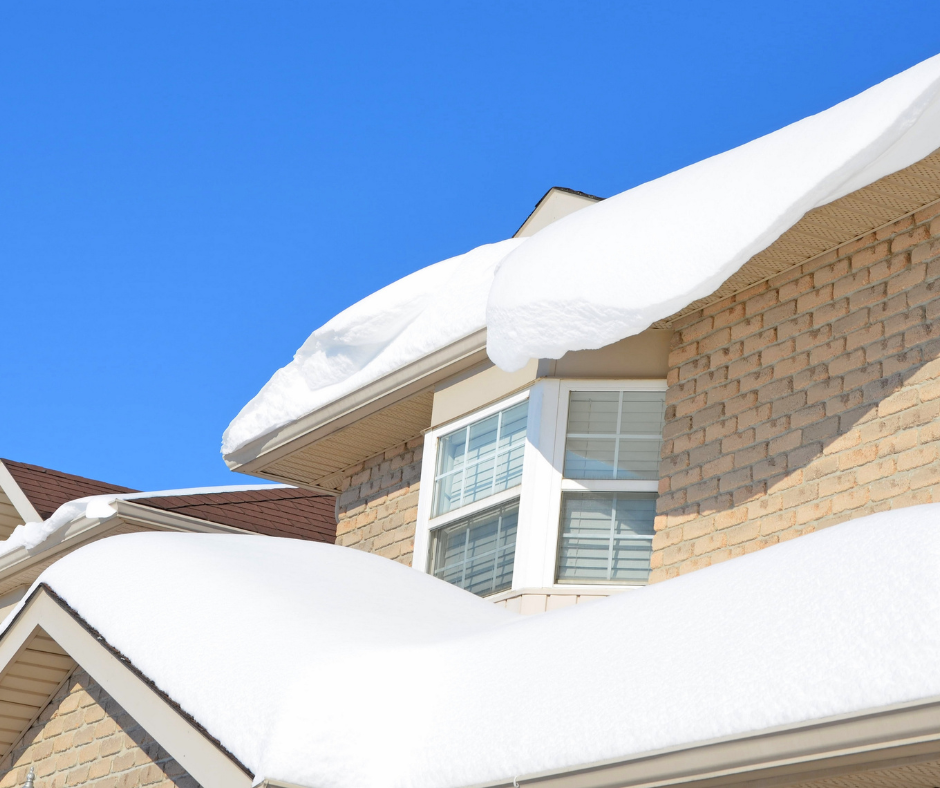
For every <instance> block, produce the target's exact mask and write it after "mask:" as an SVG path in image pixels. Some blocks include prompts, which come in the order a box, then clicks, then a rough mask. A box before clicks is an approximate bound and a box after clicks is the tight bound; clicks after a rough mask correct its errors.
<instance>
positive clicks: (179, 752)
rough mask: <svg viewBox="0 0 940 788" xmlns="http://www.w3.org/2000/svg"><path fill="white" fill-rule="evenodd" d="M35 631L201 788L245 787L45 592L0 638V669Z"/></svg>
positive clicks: (206, 742)
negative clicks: (73, 663)
mask: <svg viewBox="0 0 940 788" xmlns="http://www.w3.org/2000/svg"><path fill="white" fill-rule="evenodd" d="M37 628H41V629H42V630H44V631H45V632H46V634H47V635H49V637H51V638H52V639H53V640H55V642H56V643H58V644H59V646H61V647H62V648H63V649H64V650H65V651H66V652H67V653H68V654H69V656H71V657H72V659H74V660H75V661H76V662H77V663H78V664H79V665H81V667H82V668H84V669H85V670H87V671H88V673H89V674H90V675H91V676H92V677H93V678H94V679H95V681H97V682H98V683H99V684H101V686H102V687H103V688H104V690H105V691H106V692H107V693H108V694H109V695H110V696H111V697H112V698H114V700H115V701H117V703H118V704H119V705H120V706H121V707H122V708H123V709H124V710H125V711H126V712H127V713H128V714H130V715H131V716H132V717H133V718H134V719H135V720H136V721H137V722H138V723H139V724H140V725H141V726H142V727H143V728H144V730H146V731H147V733H149V734H150V735H151V736H153V738H154V739H156V741H157V742H159V744H160V746H162V747H163V748H164V749H165V750H166V751H167V752H168V753H169V754H170V755H171V756H172V757H173V758H174V759H176V761H177V762H178V763H179V764H180V765H181V766H182V767H183V768H184V769H185V770H186V771H187V772H188V773H189V774H190V775H191V776H192V777H193V779H195V780H196V782H198V783H199V784H200V785H202V786H204V788H250V786H251V784H252V776H251V775H250V774H249V773H247V771H246V770H245V769H244V767H242V766H241V765H240V764H238V763H237V762H236V761H235V760H234V759H233V758H232V756H230V755H229V754H227V753H225V752H224V751H222V750H221V749H220V748H219V746H218V745H217V744H216V743H215V742H213V741H212V740H211V739H210V738H208V737H207V735H206V734H205V733H203V732H202V731H200V730H199V729H198V728H196V727H195V726H194V725H193V724H192V723H191V722H190V721H188V720H187V719H186V718H185V717H183V716H182V715H181V714H180V712H179V711H178V710H177V709H175V708H173V706H171V705H170V704H169V703H167V701H166V700H165V698H163V697H162V696H161V695H160V694H158V691H157V690H156V688H155V685H152V684H151V683H148V681H147V680H145V679H144V678H142V675H143V674H139V673H138V672H137V671H136V670H135V669H133V666H132V665H130V663H128V662H126V661H124V660H121V659H119V658H118V657H117V656H115V653H113V652H112V651H111V650H110V649H109V648H108V647H106V646H105V645H104V644H103V642H100V641H99V639H98V638H97V637H95V635H94V634H92V631H91V630H90V629H89V628H87V625H85V624H84V622H82V621H80V619H78V618H77V617H76V616H75V615H74V614H73V612H71V611H69V610H67V609H66V607H65V606H64V603H63V602H61V601H60V600H58V599H56V598H55V597H53V596H52V595H51V594H50V593H49V592H48V591H47V590H46V589H45V588H43V587H39V588H37V589H36V590H35V591H34V592H33V594H32V596H31V597H30V599H29V601H28V602H27V603H26V605H25V606H24V608H23V609H22V610H21V611H20V613H19V614H18V615H17V616H16V619H15V620H14V621H13V623H12V624H11V625H10V627H9V628H8V629H7V631H6V632H5V633H4V634H3V637H2V640H0V669H2V668H3V667H5V666H6V665H7V664H9V662H10V660H12V659H13V658H15V656H16V654H17V653H18V652H19V649H20V648H22V646H23V644H24V643H25V642H26V640H27V639H28V637H29V636H30V635H31V634H32V633H33V632H34V631H35V630H36V629H37Z"/></svg>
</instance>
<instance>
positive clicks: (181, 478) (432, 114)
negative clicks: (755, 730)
mask: <svg viewBox="0 0 940 788" xmlns="http://www.w3.org/2000/svg"><path fill="white" fill-rule="evenodd" d="M937 52H940V3H938V4H931V3H924V2H922V0H918V2H901V1H900V0H893V1H892V2H882V3H874V2H858V1H857V0H856V1H854V2H848V1H845V0H844V1H841V2H819V0H815V2H788V3H774V4H770V3H753V2H746V3H745V2H742V3H722V2H716V3H688V4H683V3H661V2H655V3H639V2H630V3H628V2H616V3H614V2H590V3H588V2H584V3H576V2H564V3H554V2H540V3H535V2H472V3H469V2H468V3H441V2H435V3H427V4H416V3H395V4H378V3H376V4H359V3H329V4H327V3H323V4H317V3H312V2H303V3H302V2H261V1H260V0H259V2H254V3H238V2H225V3H208V2H198V1H196V0H190V1H189V2H185V3H182V2H167V1H166V0H160V2H133V3H126V2H121V3H117V2H113V3H112V2H84V3H67V2H60V3H54V4H53V3H44V2H39V1H38V0H33V1H32V2H28V3H4V4H3V5H2V6H0V275H2V276H0V321H2V327H3V343H2V347H3V354H2V361H0V456H5V457H10V458H13V459H20V460H24V461H27V462H33V463H38V464H41V465H46V466H49V467H53V468H58V469H61V470H65V471H70V472H73V473H79V474H83V475H86V476H92V477H96V478H101V479H104V480H108V481H113V482H115V483H119V484H125V485H128V486H132V487H138V488H143V489H164V488H172V487H184V486H197V485H206V484H236V483H239V482H240V481H241V480H243V479H244V478H245V477H239V476H236V475H234V474H232V473H230V472H229V471H228V470H227V469H226V468H225V466H224V464H223V463H222V460H221V459H220V457H219V452H218V448H219V441H220V439H221V435H222V431H223V430H224V429H225V426H226V425H227V424H228V422H229V421H230V420H231V418H232V417H233V416H234V415H235V414H236V413H237V412H238V410H239V409H240V408H241V406H242V405H244V404H245V403H246V402H247V401H248V400H249V399H250V398H251V397H252V396H253V395H254V394H255V393H256V392H257V391H258V389H259V388H260V387H261V386H262V385H263V384H264V383H265V381H267V379H268V378H269V377H270V376H271V375H272V374H273V373H274V371H275V370H276V369H277V368H278V367H280V366H282V365H283V364H285V363H286V362H287V361H289V360H290V358H291V356H292V354H293V352H294V350H295V349H296V348H297V347H298V346H299V345H300V344H301V343H302V342H303V340H304V339H305V338H306V336H307V335H308V334H309V333H310V332H311V331H312V330H313V329H314V328H316V327H317V326H319V325H321V324H322V323H323V322H325V321H326V320H328V319H329V318H330V317H331V316H333V315H334V314H335V313H337V312H339V311H340V310H342V309H343V308H345V307H346V306H348V305H349V304H351V303H353V302H354V301H356V300H358V299H359V298H361V297H363V296H365V295H367V294H368V293H370V292H372V291H374V290H376V289H378V288H379V287H382V286H383V285H385V284H388V283H389V282H391V281H393V280H395V279H397V278H399V277H401V276H402V275H404V274H406V273H409V272H411V271H414V270H416V269H418V268H420V267H423V266H425V265H428V264H430V263H433V262H435V261H437V260H440V259H443V258H446V257H449V256H452V255H454V254H459V253H461V252H464V251H466V250H468V249H470V248H471V247H474V246H477V245H479V244H481V243H486V242H490V241H495V240H499V239H502V238H506V237H508V236H510V235H511V234H512V233H513V232H514V231H515V230H516V228H517V227H518V225H519V224H520V223H521V222H522V221H523V220H524V219H525V217H526V215H527V214H528V213H529V211H530V210H531V208H532V207H533V205H534V203H535V201H536V200H537V199H538V198H539V197H540V196H541V195H542V194H543V193H544V192H545V191H546V189H548V187H550V186H552V185H561V186H568V187H572V188H576V189H581V190H583V191H587V192H591V193H593V194H598V195H602V196H609V195H611V194H615V193H617V192H620V191H623V190H625V189H628V188H630V187H631V186H634V185H636V184H638V183H641V182H643V181H646V180H649V179H651V178H655V177H657V176H659V175H662V174H664V173H666V172H669V171H671V170H674V169H676V168H678V167H682V166H684V165H686V164H689V163H691V162H694V161H696V160H698V159H701V158H703V157H706V156H709V155H712V154H715V153H719V152H721V151H723V150H726V149H728V148H731V147H734V146H736V145H739V144H741V143H743V142H746V141H748V140H750V139H752V138H754V137H757V136H760V135H762V134H765V133H767V132H770V131H773V130H774V129H777V128H779V127H781V126H783V125H786V124H787V123H790V122H792V121H795V120H798V119H799V118H801V117H804V116H806V115H808V114H811V113H815V112H818V111H820V110H823V109H825V108H826V107H829V106H831V105H832V104H834V103H836V102H838V101H840V100H842V99H844V98H847V97H849V96H851V95H853V94H855V93H857V92H859V91H861V90H863V89H865V88H867V87H869V86H870V85H872V84H874V83H876V82H878V81H880V80H882V79H884V78H886V77H888V76H891V75H892V74H895V73H897V72H899V71H901V70H903V69H905V68H907V67H909V66H911V65H913V64H915V63H917V62H919V61H920V60H923V59H924V58H926V57H929V56H931V55H934V54H936V53H937ZM677 229H678V226H677Z"/></svg>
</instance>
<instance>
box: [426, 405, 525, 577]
mask: <svg viewBox="0 0 940 788" xmlns="http://www.w3.org/2000/svg"><path fill="white" fill-rule="evenodd" d="M529 391H530V390H529V389H523V390H522V391H518V392H516V393H515V394H512V395H510V396H508V397H506V398H505V399H501V400H499V401H498V402H494V403H492V404H490V405H487V406H486V407H484V408H479V409H477V410H475V411H473V412H471V413H468V414H467V415H466V416H461V417H460V418H459V419H455V420H454V421H451V422H448V423H447V424H444V425H442V426H440V427H438V428H437V429H433V430H428V431H427V432H426V433H425V434H424V453H423V454H422V460H421V485H420V487H419V492H418V519H417V522H416V523H415V547H414V553H413V558H412V561H411V565H412V566H413V567H414V568H415V569H417V570H418V571H419V572H428V571H430V560H431V553H430V546H431V530H433V529H434V528H439V527H441V526H442V525H444V524H446V523H449V522H453V521H454V520H459V519H461V518H463V517H466V516H468V515H470V514H474V513H476V512H479V511H482V510H483V509H488V508H489V507H490V506H495V505H496V502H497V500H499V501H500V502H505V501H507V500H509V499H511V498H515V497H517V496H518V495H519V491H520V489H521V488H523V487H524V486H525V460H524V459H523V471H522V483H521V484H518V485H516V486H515V487H511V488H510V489H508V490H505V491H503V492H500V493H496V494H495V495H491V496H489V497H488V498H481V499H480V500H479V501H474V502H473V503H471V504H467V505H465V506H461V507H460V508H459V509H453V510H452V511H450V512H446V513H444V514H442V515H438V516H437V517H435V518H433V519H432V517H431V506H432V504H433V503H434V477H435V475H436V473H437V445H438V440H439V439H440V438H442V437H444V436H445V435H450V434H451V433H452V432H457V431H458V430H461V429H463V428H464V427H466V426H467V425H468V424H473V423H475V422H477V421H480V420H482V419H485V418H488V417H489V416H492V415H493V414H494V413H499V412H500V411H501V410H506V409H507V408H511V407H513V405H518V404H519V403H520V402H525V401H526V400H528V399H529ZM531 413H532V408H531V407H530V408H529V418H530V419H531ZM528 426H529V422H528V421H527V422H526V430H527V432H526V448H525V456H528V454H529V436H528ZM521 514H522V513H521V509H520V517H521ZM517 533H518V532H517ZM517 549H518V536H517Z"/></svg>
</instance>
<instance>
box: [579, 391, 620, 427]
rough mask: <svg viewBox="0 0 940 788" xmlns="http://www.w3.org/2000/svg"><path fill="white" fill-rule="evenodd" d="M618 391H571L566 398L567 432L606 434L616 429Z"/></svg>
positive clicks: (618, 406)
mask: <svg viewBox="0 0 940 788" xmlns="http://www.w3.org/2000/svg"><path fill="white" fill-rule="evenodd" d="M619 409H620V392H619V391H572V392H571V396H570V397H569V398H568V434H569V435H570V434H575V435H584V434H591V435H597V434H606V435H612V434H613V433H615V432H616V431H617V411H618V410H619Z"/></svg>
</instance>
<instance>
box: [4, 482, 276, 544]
mask: <svg viewBox="0 0 940 788" xmlns="http://www.w3.org/2000/svg"><path fill="white" fill-rule="evenodd" d="M287 486H288V485H286V484H252V485H228V486H223V487H190V488H186V489H182V490H158V491H156V492H136V493H119V494H117V493H105V494H104V495H88V496H86V497H84V498H76V499H75V500H74V501H67V502H66V503H64V504H62V505H61V506H60V507H59V508H58V509H56V510H55V511H54V512H53V513H52V516H51V517H49V518H48V519H47V520H43V521H42V522H29V523H24V524H23V525H18V526H16V528H14V529H13V533H11V534H10V535H9V536H8V537H7V538H6V539H5V540H2V541H0V556H4V555H6V554H7V553H12V552H13V551H14V550H17V549H19V548H23V549H25V550H35V549H36V548H37V547H39V545H41V544H42V543H43V542H45V541H46V540H48V539H49V537H50V536H52V535H53V534H57V533H60V532H62V531H64V529H65V528H66V527H67V526H68V525H70V524H71V523H73V522H75V521H76V520H80V519H81V518H83V517H87V518H88V519H90V520H92V519H97V520H106V519H107V518H109V517H111V516H112V515H114V514H117V510H116V509H115V508H114V507H113V506H111V504H112V503H114V502H115V501H133V500H134V499H135V498H166V497H169V496H176V495H207V494H210V493H223V492H246V491H247V492H250V491H252V490H273V489H277V488H280V487H287Z"/></svg>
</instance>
